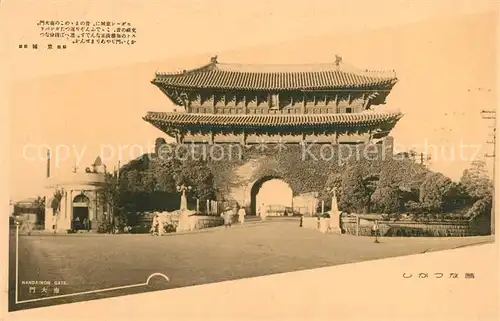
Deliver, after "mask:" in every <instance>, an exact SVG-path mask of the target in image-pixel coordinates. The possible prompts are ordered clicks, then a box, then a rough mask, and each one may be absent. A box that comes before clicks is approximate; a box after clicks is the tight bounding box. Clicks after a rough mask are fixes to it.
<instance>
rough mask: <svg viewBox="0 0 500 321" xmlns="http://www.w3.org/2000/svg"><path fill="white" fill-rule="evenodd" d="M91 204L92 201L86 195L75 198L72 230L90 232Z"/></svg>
mask: <svg viewBox="0 0 500 321" xmlns="http://www.w3.org/2000/svg"><path fill="white" fill-rule="evenodd" d="M89 204H90V200H89V198H88V197H87V196H85V195H84V194H79V195H77V196H75V198H73V215H72V218H71V229H72V230H75V231H78V230H89V229H90V220H89Z"/></svg>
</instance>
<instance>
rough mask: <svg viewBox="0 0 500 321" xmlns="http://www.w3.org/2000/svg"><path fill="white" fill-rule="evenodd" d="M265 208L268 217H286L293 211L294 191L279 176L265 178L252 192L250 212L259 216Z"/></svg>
mask: <svg viewBox="0 0 500 321" xmlns="http://www.w3.org/2000/svg"><path fill="white" fill-rule="evenodd" d="M262 206H264V207H265V208H266V212H267V215H276V216H280V215H284V214H285V213H291V212H292V211H293V191H292V188H291V187H290V185H289V184H288V183H287V182H285V181H284V180H283V179H281V178H280V177H277V176H265V177H262V178H260V179H259V180H257V181H256V182H255V183H254V184H253V185H252V188H251V190H250V210H251V214H252V215H259V208H260V207H262Z"/></svg>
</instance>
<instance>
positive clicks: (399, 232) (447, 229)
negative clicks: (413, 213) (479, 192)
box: [342, 218, 488, 237]
mask: <svg viewBox="0 0 500 321" xmlns="http://www.w3.org/2000/svg"><path fill="white" fill-rule="evenodd" d="M378 225H379V235H380V236H427V237H432V236H434V237H436V236H437V237H453V236H478V235H487V234H488V232H487V229H485V227H484V226H483V225H484V224H477V223H476V222H475V221H474V220H473V221H460V222H446V221H445V222H415V221H396V222H392V221H378ZM342 231H343V233H345V234H352V235H356V220H355V219H353V218H343V219H342ZM372 233H373V232H372V226H371V225H369V226H368V225H360V226H359V235H360V236H371V235H372Z"/></svg>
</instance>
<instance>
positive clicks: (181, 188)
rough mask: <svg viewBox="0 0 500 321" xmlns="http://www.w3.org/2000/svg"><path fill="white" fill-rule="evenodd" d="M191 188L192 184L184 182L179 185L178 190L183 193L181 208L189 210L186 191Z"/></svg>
mask: <svg viewBox="0 0 500 321" xmlns="http://www.w3.org/2000/svg"><path fill="white" fill-rule="evenodd" d="M191 189H192V187H191V186H186V185H184V184H182V185H177V192H179V193H181V206H180V210H187V197H186V191H190V190H191Z"/></svg>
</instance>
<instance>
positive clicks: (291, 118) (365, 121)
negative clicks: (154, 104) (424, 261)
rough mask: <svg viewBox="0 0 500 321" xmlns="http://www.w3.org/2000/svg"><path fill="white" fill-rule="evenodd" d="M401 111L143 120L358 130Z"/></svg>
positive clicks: (152, 116)
mask: <svg viewBox="0 0 500 321" xmlns="http://www.w3.org/2000/svg"><path fill="white" fill-rule="evenodd" d="M402 116H403V115H402V113H401V112H383V113H382V112H362V113H352V114H344V113H342V114H301V115H276V114H267V115H254V114H252V115H248V114H246V115H241V114H238V115H225V114H191V113H167V112H148V113H147V115H146V116H145V117H144V118H143V119H144V120H145V121H147V122H149V123H151V124H153V125H155V126H157V127H158V126H168V127H174V128H180V127H191V126H206V127H207V128H210V127H228V128H255V129H258V128H269V127H278V126H283V127H297V128H301V127H319V126H338V127H354V126H356V127H358V126H368V127H372V126H378V125H382V124H386V123H396V122H397V121H398V120H399V119H400V118H401V117H402Z"/></svg>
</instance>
